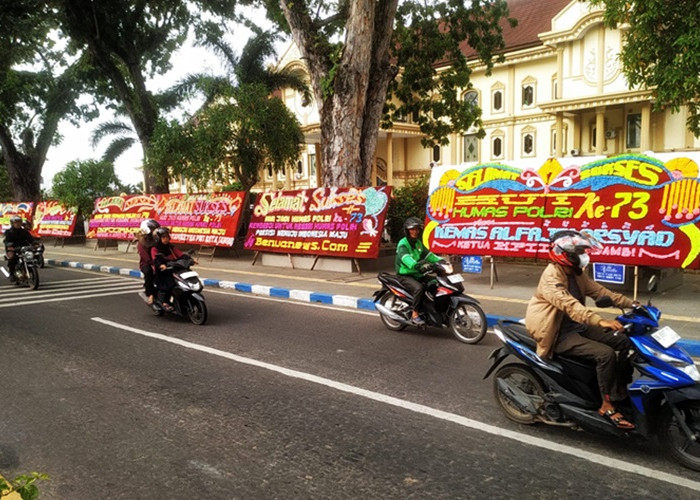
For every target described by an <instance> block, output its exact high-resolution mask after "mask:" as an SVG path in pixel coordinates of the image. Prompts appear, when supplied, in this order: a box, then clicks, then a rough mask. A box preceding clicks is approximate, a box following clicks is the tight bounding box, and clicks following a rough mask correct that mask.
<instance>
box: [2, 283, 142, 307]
mask: <svg viewBox="0 0 700 500" xmlns="http://www.w3.org/2000/svg"><path fill="white" fill-rule="evenodd" d="M140 289H141V287H138V288H131V289H129V290H124V291H122V292H108V293H89V294H87V295H85V294H84V295H74V296H71V297H56V298H53V299H39V300H22V301H20V302H11V303H9V304H0V309H4V308H6V307H18V306H29V305H32V304H44V303H47V302H65V301H68V300H78V299H92V298H96V297H108V296H110V295H124V294H125V293H133V294H135V293H137V292H138V291H139V290H140Z"/></svg>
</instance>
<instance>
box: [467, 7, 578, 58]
mask: <svg viewBox="0 0 700 500" xmlns="http://www.w3.org/2000/svg"><path fill="white" fill-rule="evenodd" d="M570 3H571V0H508V8H509V10H510V14H509V17H511V18H514V19H517V20H518V25H517V26H516V27H515V28H511V27H510V25H509V24H508V22H507V21H506V20H505V19H503V20H501V22H500V23H499V24H500V25H501V28H503V39H504V40H505V42H506V50H505V52H512V51H515V50H520V49H526V48H529V47H537V46H538V45H542V41H541V40H540V39H539V37H538V35H539V34H540V33H545V32H548V31H551V30H552V19H553V18H554V16H556V15H557V14H559V13H560V12H561V11H562V10H564V8H565V7H566V6H567V5H569V4H570ZM461 48H462V52H463V53H464V54H465V55H466V56H467V57H468V58H470V59H471V58H473V57H476V51H475V50H474V49H473V48H472V47H471V46H469V44H468V43H467V41H466V40H465V41H464V42H462V45H461Z"/></svg>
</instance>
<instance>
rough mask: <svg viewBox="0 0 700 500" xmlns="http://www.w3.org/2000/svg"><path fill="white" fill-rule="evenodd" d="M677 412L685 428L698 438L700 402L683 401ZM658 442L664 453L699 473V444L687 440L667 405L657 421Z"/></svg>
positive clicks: (699, 432)
mask: <svg viewBox="0 0 700 500" xmlns="http://www.w3.org/2000/svg"><path fill="white" fill-rule="evenodd" d="M678 410H679V411H680V413H681V417H682V418H683V421H684V423H685V425H686V426H688V428H689V429H690V431H691V432H692V433H693V434H694V435H695V436H700V401H685V402H683V403H681V404H679V405H678ZM659 441H660V442H661V446H663V447H664V449H665V450H666V453H667V454H668V455H669V456H670V457H671V458H673V459H674V460H676V461H677V462H679V463H680V464H682V465H683V466H685V467H688V468H689V469H693V470H696V471H700V443H698V441H697V440H695V441H694V440H692V439H689V438H688V436H686V433H685V432H684V431H683V429H681V425H680V423H679V422H678V420H677V419H676V416H675V415H674V414H673V411H672V410H671V408H669V407H668V405H667V406H666V407H665V408H664V409H663V411H662V413H661V417H660V419H659Z"/></svg>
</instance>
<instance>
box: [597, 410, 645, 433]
mask: <svg viewBox="0 0 700 500" xmlns="http://www.w3.org/2000/svg"><path fill="white" fill-rule="evenodd" d="M598 414H599V415H600V416H601V417H605V418H607V419H608V420H610V422H612V424H613V425H614V426H615V427H617V428H618V429H623V430H626V431H629V430H632V429H634V428H635V427H636V426H635V425H634V424H633V423H632V422H630V421H629V420H627V419H626V418H625V416H624V415H623V414H622V413H620V412H619V411H617V410H608V411H605V412H601V411H600V410H598Z"/></svg>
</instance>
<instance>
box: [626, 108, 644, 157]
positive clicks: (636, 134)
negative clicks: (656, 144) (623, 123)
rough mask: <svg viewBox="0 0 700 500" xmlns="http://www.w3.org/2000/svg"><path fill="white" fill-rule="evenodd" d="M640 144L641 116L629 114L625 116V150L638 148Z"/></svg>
mask: <svg viewBox="0 0 700 500" xmlns="http://www.w3.org/2000/svg"><path fill="white" fill-rule="evenodd" d="M641 143H642V115H641V114H640V113H630V114H628V115H627V140H626V146H627V149H635V148H639V147H640V146H641Z"/></svg>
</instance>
